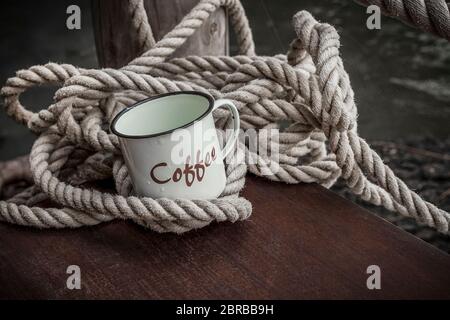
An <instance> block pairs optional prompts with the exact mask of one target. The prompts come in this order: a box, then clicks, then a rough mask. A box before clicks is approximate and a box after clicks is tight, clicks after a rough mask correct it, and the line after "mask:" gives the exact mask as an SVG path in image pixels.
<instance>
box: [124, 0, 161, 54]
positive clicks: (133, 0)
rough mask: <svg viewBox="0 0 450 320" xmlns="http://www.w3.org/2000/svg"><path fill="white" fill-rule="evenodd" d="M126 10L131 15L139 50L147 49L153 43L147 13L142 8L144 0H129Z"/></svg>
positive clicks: (153, 39) (154, 42)
mask: <svg viewBox="0 0 450 320" xmlns="http://www.w3.org/2000/svg"><path fill="white" fill-rule="evenodd" d="M128 9H129V10H128V11H129V13H130V17H131V23H132V24H133V27H134V28H135V30H136V32H137V36H138V38H137V40H138V44H139V47H140V48H141V52H145V51H148V50H149V49H150V48H152V47H153V46H154V45H155V44H156V41H155V38H154V36H153V31H152V28H151V27H150V24H149V21H148V19H147V14H146V11H145V8H144V1H141V0H129V3H128Z"/></svg>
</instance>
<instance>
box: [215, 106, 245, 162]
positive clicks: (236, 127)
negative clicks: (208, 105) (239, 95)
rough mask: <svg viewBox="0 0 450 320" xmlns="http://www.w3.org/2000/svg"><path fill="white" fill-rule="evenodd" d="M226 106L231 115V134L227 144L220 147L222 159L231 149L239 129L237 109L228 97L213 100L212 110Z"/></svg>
mask: <svg viewBox="0 0 450 320" xmlns="http://www.w3.org/2000/svg"><path fill="white" fill-rule="evenodd" d="M224 106H225V107H227V108H228V109H229V110H230V111H231V113H232V115H233V127H234V128H233V135H232V136H231V137H230V139H228V142H227V144H226V145H225V147H223V149H222V155H223V159H225V158H226V157H227V155H228V154H229V153H230V152H231V151H232V150H233V147H234V144H235V143H236V141H237V138H238V135H239V129H240V121H239V111H238V109H237V108H236V106H235V105H234V103H233V102H231V100H228V99H218V100H216V102H214V107H213V109H212V111H214V110H216V109H218V108H220V107H224Z"/></svg>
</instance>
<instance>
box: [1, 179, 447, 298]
mask: <svg viewBox="0 0 450 320" xmlns="http://www.w3.org/2000/svg"><path fill="white" fill-rule="evenodd" d="M244 196H245V197H247V198H248V199H249V200H250V201H251V202H252V203H253V206H254V211H253V215H252V217H250V219H249V220H248V221H244V222H238V223H235V224H231V223H222V224H213V225H212V226H209V227H206V228H204V229H201V230H199V231H193V232H189V233H187V234H184V235H181V236H179V235H174V234H157V233H155V232H152V231H149V230H146V229H144V228H142V227H139V226H137V225H135V224H133V223H127V222H124V221H116V222H112V223H106V224H103V225H100V226H97V227H87V228H81V229H77V230H60V231H38V230H35V229H30V228H21V227H17V226H12V225H8V224H3V223H2V224H0V284H1V285H0V298H97V299H100V298H105V299H110V298H122V299H123V298H140V299H147V298H148V299H168V298H172V299H203V298H209V299H221V298H228V299H266V298H272V299H297V298H308V299H314V298H317V299H318V298H332V299H337V298H340V299H349V298H353V299H374V298H380V299H381V298H382V299H385V298H389V299H396V298H404V299H418V298H450V290H449V288H450V277H449V270H450V257H449V256H448V255H447V254H445V253H443V252H441V251H439V250H438V249H436V248H434V247H432V246H431V245H429V244H427V243H425V242H423V241H422V240H420V239H417V238H415V237H413V236H411V235H410V234H408V233H406V232H404V231H401V230H399V229H398V228H396V227H394V226H393V225H391V224H390V223H388V222H386V221H384V220H382V219H380V218H378V217H376V216H375V215H373V214H371V213H370V212H368V211H366V210H364V209H362V208H360V207H358V206H357V205H355V204H353V203H351V202H349V201H347V200H345V199H343V198H341V197H339V196H337V195H336V194H334V193H332V192H331V191H329V190H325V189H324V188H322V187H320V186H317V185H304V184H303V185H286V184H283V183H275V182H270V181H267V180H264V179H261V178H255V177H248V180H247V185H246V188H245V191H244ZM69 265H78V266H80V268H81V285H82V288H81V290H73V291H71V290H68V289H67V288H66V280H67V277H68V275H67V274H66V268H67V267H68V266H69ZM369 265H378V266H379V267H380V268H381V290H368V289H367V287H366V280H367V277H368V276H369V275H368V274H367V273H366V270H367V267H368V266H369Z"/></svg>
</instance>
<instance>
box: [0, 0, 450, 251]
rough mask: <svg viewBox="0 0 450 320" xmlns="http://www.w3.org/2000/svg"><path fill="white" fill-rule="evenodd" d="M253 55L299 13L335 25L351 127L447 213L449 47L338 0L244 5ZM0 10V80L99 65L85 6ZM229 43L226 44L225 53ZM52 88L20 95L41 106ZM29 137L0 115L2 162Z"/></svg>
mask: <svg viewBox="0 0 450 320" xmlns="http://www.w3.org/2000/svg"><path fill="white" fill-rule="evenodd" d="M242 3H243V5H244V7H245V9H246V11H247V15H248V18H249V20H250V24H251V27H252V29H253V31H254V37H255V42H256V51H257V53H258V54H260V55H274V54H277V53H285V52H286V51H287V48H288V45H289V43H290V41H291V40H292V39H293V37H294V32H293V29H292V27H291V18H292V16H293V15H294V14H295V13H296V12H297V11H299V10H308V11H310V12H311V13H312V14H313V15H314V16H315V18H316V19H318V20H320V21H322V22H328V23H330V24H332V25H334V26H335V27H336V28H337V29H338V31H339V33H340V36H341V44H342V48H341V54H342V58H343V61H344V65H345V68H346V70H347V72H348V73H349V74H350V78H351V82H352V85H353V89H354V91H355V96H356V102H357V106H358V110H359V117H358V128H359V133H360V135H361V136H362V137H363V138H365V139H367V140H368V141H369V142H370V143H371V144H372V146H373V147H374V148H375V149H376V150H377V151H378V152H379V153H380V155H381V156H382V157H383V159H384V160H385V162H386V163H387V164H388V165H389V166H391V168H392V169H393V170H394V172H395V173H396V174H398V176H399V177H400V178H402V179H404V180H405V182H406V183H407V184H408V185H409V186H410V187H411V188H412V189H414V190H415V191H417V192H418V193H419V194H420V195H422V196H423V197H424V198H425V199H426V200H428V201H431V202H432V203H434V204H436V205H437V206H438V207H440V208H442V209H444V210H446V211H449V210H450V43H448V42H447V41H446V40H444V39H440V38H437V37H435V36H433V35H430V34H426V33H424V32H421V31H419V30H416V29H413V28H411V27H408V26H405V25H404V24H402V23H401V22H399V21H396V20H393V19H390V18H387V17H384V16H383V17H382V18H381V29H380V30H369V29H367V28H366V20H367V18H368V16H369V15H368V14H366V8H364V7H362V6H359V5H357V4H355V3H354V2H352V1H339V0H296V1H292V0H290V1H288V0H277V1H270V0H243V1H242ZM71 4H76V5H78V6H80V8H81V13H82V18H81V19H82V27H81V30H68V29H67V28H66V27H65V25H66V19H67V14H66V8H67V7H68V6H69V5H71ZM1 7H2V10H0V24H1V28H0V48H1V50H0V82H1V84H2V85H3V84H4V83H5V81H6V79H7V78H8V77H11V76H13V75H14V72H15V71H16V70H18V69H21V68H27V67H29V66H31V65H35V64H45V63H47V62H49V61H53V62H59V63H70V64H74V65H77V66H80V67H83V68H95V67H97V65H98V63H97V58H96V51H95V41H94V33H93V28H92V21H91V3H90V1H89V0H72V1H67V0H60V1H52V0H40V1H12V0H6V1H5V0H3V1H2V4H1ZM235 51H236V46H235V44H233V43H231V54H233V53H235ZM53 93H54V88H38V89H32V90H30V91H29V92H27V93H26V94H25V95H24V97H23V102H24V104H25V105H27V106H30V108H31V109H33V110H36V111H37V110H39V109H41V108H46V107H47V106H48V105H49V103H50V102H51V98H52V95H53ZM34 139H35V136H34V135H33V134H32V133H30V132H29V131H28V130H27V129H25V128H24V127H21V126H19V125H18V124H16V123H15V122H14V121H13V120H10V119H9V118H7V116H6V115H5V114H4V113H3V112H2V113H0V161H1V160H7V159H10V158H13V157H16V156H19V155H24V154H27V153H28V152H29V150H30V148H31V145H32V143H33V141H34ZM333 190H334V191H336V192H338V193H340V194H341V195H343V196H345V197H347V198H349V199H351V200H352V201H356V202H358V203H359V204H360V205H362V206H364V207H366V208H369V210H371V211H373V212H376V213H377V214H379V215H381V216H382V217H384V218H386V219H387V220H389V221H391V222H393V223H395V224H396V225H398V226H399V227H401V228H403V229H404V230H406V231H408V232H411V233H413V234H415V235H416V236H418V237H420V238H422V239H424V240H425V241H428V242H430V243H431V244H433V245H435V246H437V247H438V248H440V249H442V250H444V251H446V252H450V237H449V236H445V235H442V234H438V233H437V232H435V231H433V230H431V229H430V228H426V227H422V226H418V225H417V224H416V223H415V222H414V221H413V220H412V219H408V218H404V217H400V216H398V215H397V214H393V213H389V212H387V211H386V210H383V209H380V208H376V207H374V206H371V205H368V204H366V203H364V202H360V201H358V200H357V199H356V198H355V197H354V196H353V195H352V194H351V193H350V192H348V191H347V190H346V189H345V188H344V187H343V186H342V185H341V184H340V183H338V184H336V185H335V186H334V187H333Z"/></svg>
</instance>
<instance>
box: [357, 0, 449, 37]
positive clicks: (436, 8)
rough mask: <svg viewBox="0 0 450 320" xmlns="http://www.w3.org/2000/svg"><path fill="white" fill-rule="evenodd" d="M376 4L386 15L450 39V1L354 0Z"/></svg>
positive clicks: (360, 2) (363, 3)
mask: <svg viewBox="0 0 450 320" xmlns="http://www.w3.org/2000/svg"><path fill="white" fill-rule="evenodd" d="M355 1H356V2H357V3H359V4H362V5H364V6H369V5H376V6H378V7H379V8H380V10H381V12H382V13H383V14H385V15H386V16H389V17H393V18H396V19H399V20H400V21H402V22H404V23H406V24H408V25H410V26H414V27H416V28H419V29H420V30H423V31H426V32H429V33H432V34H435V35H437V36H440V37H442V38H444V39H447V40H449V41H450V9H449V6H450V3H449V2H448V1H447V0H355Z"/></svg>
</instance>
